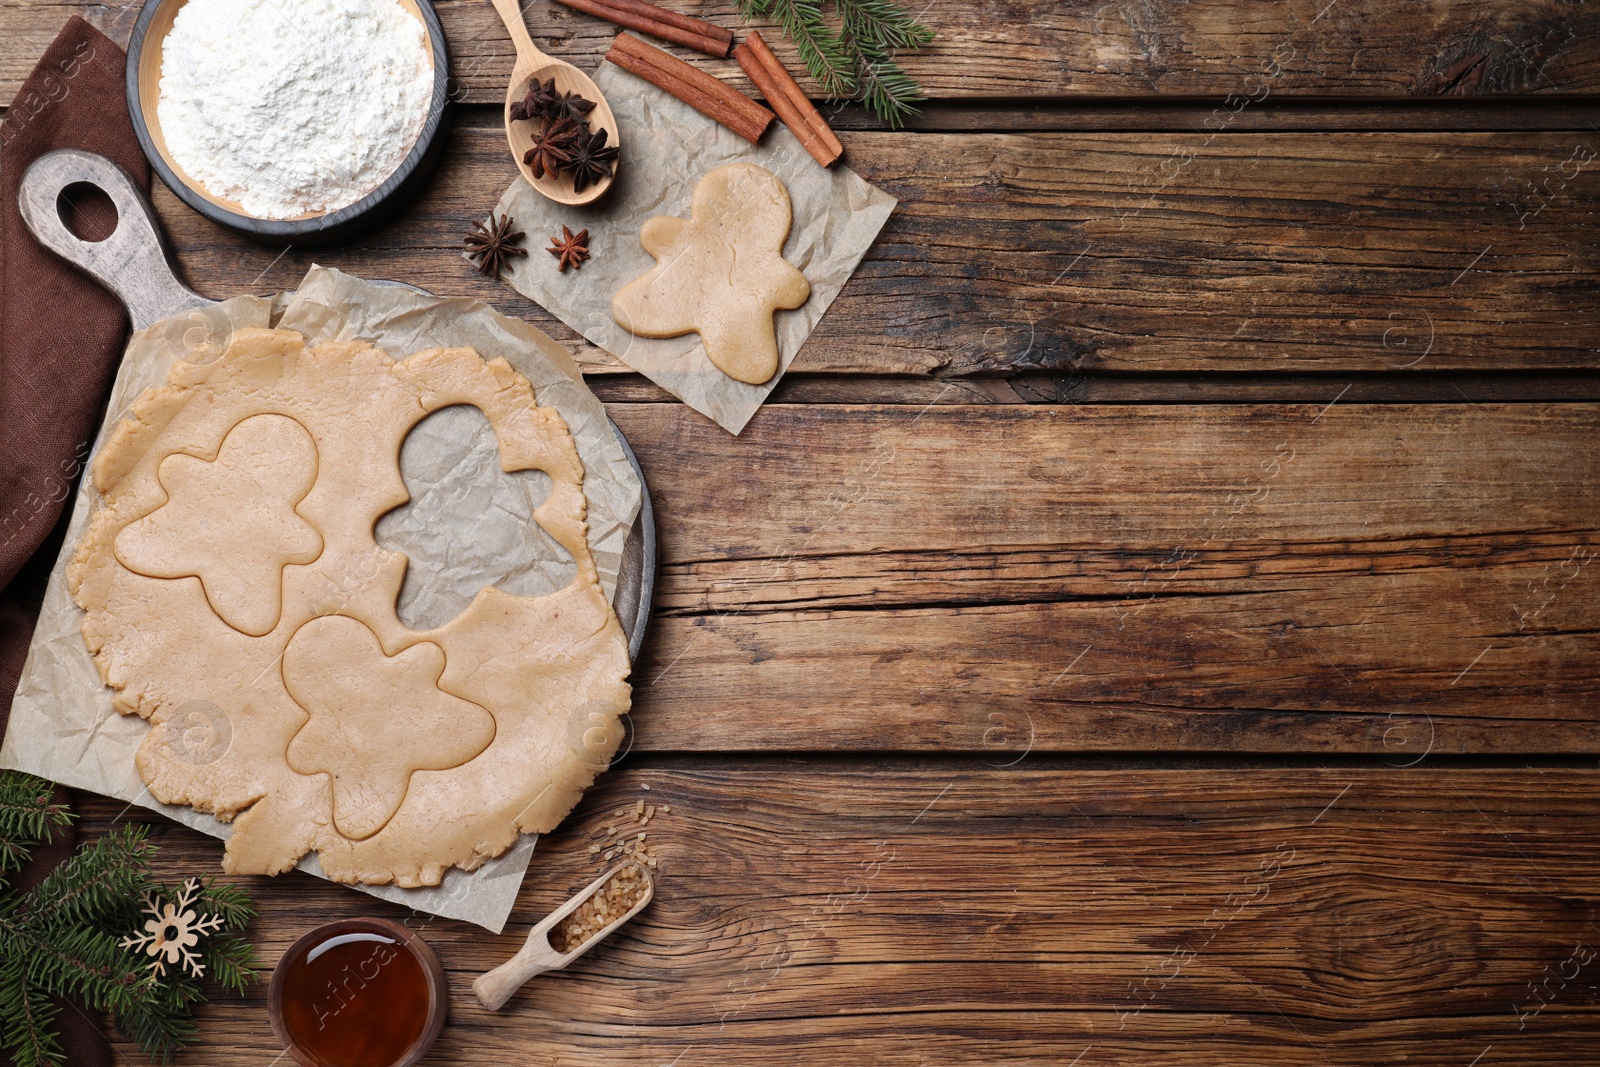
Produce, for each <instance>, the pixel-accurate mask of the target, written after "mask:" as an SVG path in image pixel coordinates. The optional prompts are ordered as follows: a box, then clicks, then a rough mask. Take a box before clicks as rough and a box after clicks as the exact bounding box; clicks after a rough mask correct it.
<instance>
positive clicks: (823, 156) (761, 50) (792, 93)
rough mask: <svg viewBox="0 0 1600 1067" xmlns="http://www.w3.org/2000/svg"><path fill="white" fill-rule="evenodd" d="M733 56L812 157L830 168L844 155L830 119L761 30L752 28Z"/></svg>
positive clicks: (842, 147)
mask: <svg viewBox="0 0 1600 1067" xmlns="http://www.w3.org/2000/svg"><path fill="white" fill-rule="evenodd" d="M733 58H734V59H737V60H738V61H739V66H741V67H743V68H744V72H745V73H746V74H748V75H749V76H750V80H751V81H753V82H755V85H756V88H757V89H760V90H761V95H762V96H764V97H766V98H767V103H769V104H771V105H772V110H774V111H776V112H777V113H778V117H779V118H780V119H782V120H783V124H784V125H785V126H787V127H789V129H791V130H793V131H794V135H795V136H796V137H798V138H800V143H801V144H802V145H805V149H806V151H807V152H810V153H811V158H812V159H815V160H816V161H817V162H818V163H821V164H822V165H823V166H824V167H831V166H833V165H834V164H835V163H837V162H838V161H839V157H840V156H842V155H844V145H842V144H840V143H839V138H837V137H835V136H834V134H833V128H832V127H830V126H829V125H828V120H827V119H825V118H823V117H822V114H821V112H819V111H818V110H817V109H816V108H815V107H814V106H812V103H811V100H810V98H808V97H807V96H806V94H805V90H803V89H801V88H800V83H799V82H797V81H795V80H794V75H792V74H790V73H789V71H788V68H786V67H785V66H784V65H783V63H782V62H781V61H780V60H779V59H778V57H777V56H775V55H773V54H772V49H770V48H768V47H767V42H766V41H763V40H762V39H761V33H760V32H759V31H757V30H751V31H750V36H748V37H746V38H745V39H744V43H743V44H741V45H740V46H739V47H738V48H735V49H734V50H733Z"/></svg>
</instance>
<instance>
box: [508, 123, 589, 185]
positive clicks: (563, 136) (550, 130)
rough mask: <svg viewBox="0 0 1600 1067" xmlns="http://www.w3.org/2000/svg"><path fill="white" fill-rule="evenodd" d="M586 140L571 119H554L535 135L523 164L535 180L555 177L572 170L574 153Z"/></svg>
mask: <svg viewBox="0 0 1600 1067" xmlns="http://www.w3.org/2000/svg"><path fill="white" fill-rule="evenodd" d="M586 139H587V138H586V137H585V134H584V133H583V131H581V130H579V129H578V127H577V124H576V123H574V122H573V121H572V120H571V119H552V120H550V121H549V122H546V123H545V124H544V125H543V126H542V127H540V128H539V129H538V130H537V131H536V132H535V133H534V135H533V147H532V148H530V149H528V151H527V152H526V153H525V154H524V155H523V157H522V162H524V163H526V164H527V165H528V167H529V168H530V169H531V170H532V171H533V176H534V177H535V178H543V177H544V176H545V175H546V174H548V175H550V176H551V177H555V175H556V174H557V173H559V172H560V171H563V170H570V169H572V160H573V153H574V152H576V150H577V148H578V144H579V141H580V140H586Z"/></svg>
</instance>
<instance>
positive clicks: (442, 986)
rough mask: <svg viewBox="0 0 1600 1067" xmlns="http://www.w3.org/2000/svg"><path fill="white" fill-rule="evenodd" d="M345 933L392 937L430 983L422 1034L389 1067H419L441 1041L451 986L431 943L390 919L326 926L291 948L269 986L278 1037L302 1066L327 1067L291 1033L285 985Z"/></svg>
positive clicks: (343, 921) (270, 1011)
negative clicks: (300, 964)
mask: <svg viewBox="0 0 1600 1067" xmlns="http://www.w3.org/2000/svg"><path fill="white" fill-rule="evenodd" d="M345 934H377V935H379V936H381V937H386V938H390V939H392V940H393V941H394V942H395V943H396V944H397V945H398V946H399V947H400V948H401V949H402V950H403V951H406V952H409V953H410V954H411V957H412V959H414V960H416V962H417V963H418V964H419V965H420V966H421V968H422V974H423V978H424V979H425V980H426V982H427V984H428V1018H427V1021H426V1023H425V1024H424V1025H423V1028H422V1033H421V1034H420V1035H419V1036H418V1037H417V1039H416V1040H415V1041H413V1042H412V1043H411V1046H410V1047H409V1048H408V1049H407V1050H406V1051H405V1054H404V1055H403V1056H402V1057H401V1058H400V1059H398V1060H396V1061H395V1062H394V1063H393V1064H391V1065H390V1067H416V1064H417V1063H418V1062H420V1061H421V1059H422V1057H424V1056H426V1055H427V1054H428V1050H429V1049H431V1048H432V1047H433V1043H434V1042H435V1041H436V1040H438V1038H439V1031H440V1030H442V1029H444V1021H445V1015H446V1014H447V1011H448V1005H449V990H450V987H449V983H448V982H447V981H446V979H445V976H444V968H443V967H441V966H440V965H439V957H437V956H435V955H434V954H433V949H431V948H429V947H428V943H427V942H426V941H424V940H422V938H420V937H418V936H417V935H416V934H415V933H413V932H412V931H410V930H408V929H406V928H405V927H404V926H401V925H400V924H399V923H394V922H390V921H389V920H388V919H340V920H338V921H336V922H331V923H324V924H323V925H321V926H319V927H317V928H316V929H314V930H312V931H310V932H309V933H307V934H305V935H304V936H303V937H301V938H300V939H299V940H297V941H296V942H295V943H294V944H292V945H290V946H289V951H287V952H285V953H284V954H283V958H282V959H281V960H279V961H278V965H277V966H276V967H275V968H273V971H272V981H271V983H270V984H269V985H268V986H267V1014H268V1016H269V1018H270V1019H271V1021H272V1032H273V1033H274V1034H276V1035H277V1038H278V1041H279V1043H280V1044H282V1045H283V1047H284V1050H285V1051H286V1052H287V1053H288V1054H289V1056H290V1057H292V1058H293V1059H294V1061H295V1062H296V1063H298V1064H300V1065H301V1067H325V1065H324V1063H323V1061H321V1060H319V1059H317V1058H316V1057H315V1056H314V1055H312V1054H311V1053H310V1052H307V1051H305V1050H304V1049H302V1048H300V1047H299V1045H297V1044H296V1043H295V1040H294V1037H293V1036H292V1035H291V1034H290V1033H289V1026H288V1023H287V1022H286V1021H285V1019H284V1012H283V997H284V985H285V979H286V977H287V975H288V972H289V969H290V966H291V965H292V964H293V963H295V962H296V961H298V960H299V959H300V958H301V957H302V956H304V955H305V954H306V953H307V952H309V951H310V950H311V949H312V948H314V947H315V946H317V945H320V944H322V943H324V942H326V941H327V940H328V939H329V938H334V937H339V936H342V935H345ZM360 977H361V976H356V978H355V979H353V980H354V981H357V983H358V984H359V978H360ZM346 992H348V985H347V986H346Z"/></svg>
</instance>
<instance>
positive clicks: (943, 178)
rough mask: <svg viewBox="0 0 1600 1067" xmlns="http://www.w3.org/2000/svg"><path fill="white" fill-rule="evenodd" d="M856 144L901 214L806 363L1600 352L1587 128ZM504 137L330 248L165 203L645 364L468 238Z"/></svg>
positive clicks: (1269, 361) (228, 270)
mask: <svg viewBox="0 0 1600 1067" xmlns="http://www.w3.org/2000/svg"><path fill="white" fill-rule="evenodd" d="M844 140H845V142H846V144H847V145H848V146H849V149H850V153H851V155H850V159H851V164H852V165H853V166H854V167H856V168H857V169H858V170H860V171H861V173H862V174H863V176H865V177H866V178H867V179H868V180H870V181H873V182H875V183H877V184H879V185H881V186H882V187H883V188H885V189H886V190H888V191H889V192H891V193H893V194H894V195H896V196H898V197H899V198H900V206H899V208H898V209H897V211H896V213H895V215H894V216H893V217H892V218H891V219H890V221H889V223H888V226H887V227H886V228H885V230H884V232H883V234H882V235H881V236H880V237H879V239H878V241H877V243H876V244H875V245H874V246H873V248H872V250H871V251H870V252H869V253H868V255H867V258H866V260H865V261H864V262H863V263H862V265H861V267H860V268H859V270H858V271H857V272H856V274H855V276H854V277H853V278H852V279H851V281H850V283H849V285H847V286H846V287H845V290H844V292H843V293H842V294H841V295H840V296H839V298H838V300H837V301H835V303H834V305H833V307H832V308H831V309H830V310H829V312H828V314H827V316H826V317H825V318H824V319H823V321H822V323H821V325H820V326H819V328H818V329H817V331H816V332H815V333H814V334H813V335H812V337H811V339H810V341H809V342H808V343H807V346H806V348H805V349H804V351H803V352H802V353H801V356H800V358H799V359H798V360H797V361H796V363H795V370H796V372H799V373H808V372H809V373H826V374H840V375H862V374H870V375H898V376H907V375H914V376H918V377H929V376H933V377H940V378H950V377H967V376H1002V375H1008V374H1017V373H1024V374H1027V373H1043V374H1045V375H1047V376H1054V377H1055V378H1056V379H1058V380H1061V379H1065V380H1067V381H1069V382H1070V380H1071V379H1072V378H1073V377H1075V376H1076V375H1079V374H1087V373H1098V372H1106V371H1109V372H1116V373H1125V374H1143V373H1179V372H1197V371H1205V372H1211V371H1229V372H1253V373H1286V372H1305V371H1314V372H1318V373H1336V372H1339V371H1353V372H1360V373H1365V374H1392V375H1410V376H1415V375H1418V374H1426V373H1432V372H1437V371H1449V370H1474V371H1491V370H1492V371H1498V372H1504V371H1507V370H1513V369H1516V370H1535V369H1558V368H1559V369H1583V370H1590V371H1592V370H1594V369H1596V368H1600V243H1597V242H1596V239H1595V231H1594V217H1595V210H1596V203H1597V198H1600V134H1597V133H1594V132H1592V131H1591V132H1587V133H1583V134H1573V133H1567V132H1559V131H1549V132H1542V133H1533V134H1509V133H1499V134H1485V133H1472V134H1398V135H1397V134H1389V135H1381V134H1365V133H1345V134H1332V135H1330V134H1322V133H1303V134H1240V135H1228V136H1225V137H1218V138H1216V139H1214V140H1211V142H1210V144H1209V145H1207V144H1206V143H1205V142H1206V140H1207V138H1206V137H1204V136H1201V135H1199V134H1193V135H1182V134H1150V135H1138V136H1130V135H1116V134H1016V135H981V136H978V135H965V136H963V135H955V134H916V135H912V134H881V133H856V134H850V133H846V134H845V135H844ZM504 149H505V144H504V138H503V136H502V134H501V133H500V131H499V130H498V129H490V128H469V129H459V130H457V131H456V133H455V134H454V137H453V139H452V143H451V146H450V150H449V153H448V154H447V156H446V158H445V161H444V163H443V164H442V166H441V167H440V171H439V173H438V175H437V176H436V177H435V178H434V180H433V182H432V184H431V186H430V187H429V188H428V189H427V190H426V192H425V193H424V196H423V198H422V199H421V200H419V201H418V202H417V203H416V205H415V206H414V208H413V209H412V210H411V211H410V212H409V213H408V214H407V216H406V217H405V218H404V219H402V220H401V221H399V222H396V223H395V224H393V225H391V226H389V227H386V228H385V229H382V230H380V231H378V232H377V233H374V234H372V235H369V236H367V237H365V238H362V239H359V240H357V241H355V242H352V243H350V244H348V245H341V246H337V247H334V248H316V249H299V248H293V249H290V250H288V251H287V252H285V251H284V250H283V249H282V248H271V247H266V246H261V245H255V244H252V243H250V242H248V241H246V240H245V239H243V238H239V237H235V236H233V235H230V234H228V233H226V232H224V231H223V230H221V229H220V228H218V227H217V226H215V225H213V224H212V223H210V222H207V221H206V220H204V219H202V218H201V217H200V216H198V215H196V214H195V213H194V212H192V211H191V210H189V209H188V208H187V207H185V206H184V205H182V204H181V202H179V201H178V200H177V198H176V197H174V196H173V195H172V194H171V193H170V192H168V191H167V190H166V189H165V188H164V187H160V186H159V183H158V188H157V190H156V193H157V195H156V204H157V207H158V210H159V212H160V214H161V217H162V221H163V224H164V225H165V227H166V229H167V232H168V233H169V235H170V237H171V240H172V243H173V245H174V247H175V248H176V249H177V251H178V254H179V258H180V260H181V261H182V263H183V266H184V269H185V271H186V273H187V275H188V277H189V279H190V281H191V282H192V283H193V284H194V285H195V286H196V288H198V289H200V290H201V291H202V292H204V293H206V294H207V295H212V296H218V297H222V296H233V295H237V294H238V293H241V292H265V291H268V290H270V289H272V288H283V287H291V286H293V285H294V284H295V281H296V280H297V279H298V278H299V277H300V276H301V275H302V274H304V272H305V270H306V268H307V267H309V266H310V265H311V264H312V263H314V262H317V263H323V264H326V265H330V266H336V267H339V268H341V269H344V270H348V271H351V272H353V273H356V274H360V275H364V276H366V277H386V278H394V279H398V280H401V281H407V282H411V283H413V284H416V285H420V286H422V287H424V288H426V289H430V290H432V291H434V292H438V293H446V294H450V295H471V296H477V297H480V298H482V299H485V300H488V301H490V302H491V303H493V304H494V305H495V306H497V307H499V308H501V309H502V310H504V311H506V312H507V313H509V314H513V315H517V316H520V317H523V318H526V319H527V320H528V321H530V322H533V323H535V324H536V325H539V326H540V327H541V328H543V329H545V330H547V331H548V332H550V333H551V334H552V335H553V336H555V337H557V338H560V339H561V340H563V341H564V342H569V343H572V344H574V345H577V346H578V348H579V358H580V361H581V362H583V363H584V366H585V370H586V371H589V372H592V373H608V372H617V371H620V370H622V369H624V368H622V366H621V364H619V363H618V362H617V361H616V360H614V359H613V358H612V357H610V356H609V355H607V354H606V353H604V352H602V351H600V350H599V349H596V348H595V347H593V346H592V345H588V344H586V343H584V342H582V341H581V340H580V339H579V338H577V336H576V335H575V334H574V333H573V331H571V330H569V329H568V328H567V327H566V326H565V325H563V324H562V323H561V322H560V321H559V320H557V319H555V318H554V316H552V315H550V314H549V313H548V312H546V311H544V310H543V309H542V308H540V307H538V306H537V305H536V304H533V303H532V302H531V301H528V300H525V299H523V298H522V297H520V296H519V295H518V294H517V293H516V292H515V291H514V290H512V289H511V288H510V287H509V286H508V285H505V284H504V283H499V282H492V281H490V280H489V279H486V278H484V277H483V276H482V275H480V274H478V273H477V272H476V271H474V270H473V269H472V267H471V265H470V264H468V263H467V262H466V261H465V260H463V259H461V258H460V257H459V256H456V255H452V254H451V252H452V250H454V249H456V248H459V246H460V241H461V236H462V234H464V233H465V232H466V230H467V228H468V222H469V220H470V219H472V218H476V217H481V216H482V215H485V214H487V213H488V211H489V210H490V209H491V208H492V207H493V206H494V204H495V202H496V200H497V199H498V197H499V194H500V191H501V190H503V189H504V188H505V186H506V185H508V184H509V183H510V181H511V180H512V178H513V177H514V174H515V172H514V168H513V166H512V163H511V160H510V157H509V156H508V155H507V153H506V152H505V150H504ZM1585 160H1588V161H1587V162H1585ZM1563 173H1566V174H1570V175H1571V177H1570V179H1568V178H1563V177H1562V176H1561V175H1562V174H1563ZM1530 182H1538V183H1541V184H1540V185H1539V187H1538V188H1539V189H1540V191H1539V192H1537V193H1535V192H1532V191H1530V188H1529V184H1528V183H1530ZM1546 183H1547V184H1546ZM581 217H582V213H581V212H578V213H576V214H575V224H576V221H581ZM535 236H537V235H535ZM531 243H534V242H533V241H531V240H530V244H531ZM534 254H535V255H536V256H537V255H542V253H541V252H538V251H536V252H535V253H534Z"/></svg>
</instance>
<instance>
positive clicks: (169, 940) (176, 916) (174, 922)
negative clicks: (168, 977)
mask: <svg viewBox="0 0 1600 1067" xmlns="http://www.w3.org/2000/svg"><path fill="white" fill-rule="evenodd" d="M199 895H200V879H198V878H190V879H189V880H188V881H187V882H184V883H183V891H182V892H181V893H179V894H178V899H177V902H176V903H172V904H169V903H167V902H166V901H165V900H163V899H162V898H161V897H158V896H156V895H154V894H152V893H146V894H145V898H144V910H145V912H146V913H148V914H149V915H150V918H149V919H146V920H145V923H144V929H145V932H144V933H142V934H134V935H133V936H131V937H125V938H123V939H122V947H123V948H131V949H136V950H137V949H140V948H142V949H144V953H145V955H147V956H154V957H155V959H153V960H151V961H150V974H151V977H153V978H160V977H161V976H162V975H164V974H166V973H167V967H168V966H169V965H171V964H180V965H181V966H182V967H183V968H184V969H185V970H187V971H188V972H189V973H190V974H192V975H194V976H195V977H196V978H202V977H204V976H205V973H206V965H205V964H203V963H201V962H200V957H199V954H198V953H196V952H195V946H197V945H198V944H200V938H202V937H204V936H205V935H207V934H212V933H216V932H217V931H218V930H220V929H221V928H222V916H220V915H206V916H203V917H202V916H200V915H198V914H197V913H196V912H195V910H194V902H195V898H196V897H198V896H199Z"/></svg>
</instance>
